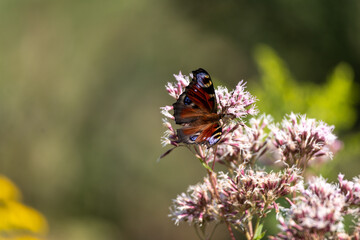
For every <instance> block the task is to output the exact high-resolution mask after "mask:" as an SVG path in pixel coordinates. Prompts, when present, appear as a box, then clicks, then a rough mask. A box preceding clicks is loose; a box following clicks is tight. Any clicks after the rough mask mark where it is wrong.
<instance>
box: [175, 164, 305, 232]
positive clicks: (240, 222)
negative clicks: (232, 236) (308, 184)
mask: <svg viewBox="0 0 360 240" xmlns="http://www.w3.org/2000/svg"><path fill="white" fill-rule="evenodd" d="M300 179H301V176H300V175H299V170H297V169H296V168H288V169H286V170H284V171H282V172H278V173H274V172H272V173H266V172H264V171H254V170H251V169H246V168H245V166H244V165H240V166H239V167H238V169H237V170H236V171H235V175H234V177H229V176H228V175H227V174H224V173H220V174H219V177H218V179H217V183H216V189H217V193H215V192H214V190H213V186H211V184H210V179H209V178H205V180H204V183H202V184H198V185H195V186H190V187H189V189H188V191H187V193H182V194H181V195H179V196H178V197H177V198H176V199H175V200H174V203H173V206H172V208H171V214H170V216H171V217H172V219H173V220H174V221H175V223H176V224H179V222H181V221H184V222H188V223H190V224H197V225H199V226H201V225H202V224H204V222H206V221H207V222H210V221H219V220H221V219H226V221H228V222H231V223H232V224H235V225H237V226H238V227H239V228H245V227H246V224H247V222H246V221H247V217H249V216H252V215H254V214H257V215H258V216H265V215H266V214H267V213H268V212H269V211H270V210H271V209H273V208H276V209H277V208H278V206H277V203H276V202H275V201H276V200H277V199H279V198H280V197H283V196H285V195H287V194H289V193H292V192H294V191H295V190H296V186H297V184H298V183H299V182H300ZM216 194H219V199H218V200H217V199H216V197H215V195H216Z"/></svg>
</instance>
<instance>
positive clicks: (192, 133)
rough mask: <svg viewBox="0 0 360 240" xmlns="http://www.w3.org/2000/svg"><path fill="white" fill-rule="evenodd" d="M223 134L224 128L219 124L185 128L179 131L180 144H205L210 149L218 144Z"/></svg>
mask: <svg viewBox="0 0 360 240" xmlns="http://www.w3.org/2000/svg"><path fill="white" fill-rule="evenodd" d="M221 134H222V128H221V126H220V124H219V122H215V123H208V124H203V125H198V126H185V127H183V128H181V129H178V130H177V135H178V138H179V141H180V142H184V143H187V144H195V143H196V144H202V143H205V144H206V145H207V146H208V147H211V146H212V145H214V144H216V143H217V142H218V141H219V140H220V138H221Z"/></svg>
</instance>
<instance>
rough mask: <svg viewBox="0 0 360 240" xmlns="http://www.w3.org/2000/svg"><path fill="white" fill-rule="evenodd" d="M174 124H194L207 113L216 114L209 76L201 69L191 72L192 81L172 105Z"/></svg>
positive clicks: (212, 87)
mask: <svg viewBox="0 0 360 240" xmlns="http://www.w3.org/2000/svg"><path fill="white" fill-rule="evenodd" d="M173 107H174V116H175V122H176V123H177V124H186V123H190V122H194V121H196V120H197V119H199V118H200V117H201V116H203V115H204V114H207V113H216V111H217V106H216V100H215V90H214V86H213V84H212V81H211V78H210V75H209V74H208V73H207V72H206V71H205V70H204V69H202V68H199V69H198V70H195V71H193V79H192V81H191V83H190V84H189V85H188V86H187V87H186V89H185V91H184V92H183V93H182V94H181V95H180V97H179V99H178V100H177V101H176V103H174V104H173Z"/></svg>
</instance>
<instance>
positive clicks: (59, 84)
mask: <svg viewBox="0 0 360 240" xmlns="http://www.w3.org/2000/svg"><path fill="white" fill-rule="evenodd" d="M0 19H1V21H0V29H1V31H0V173H1V175H2V182H1V181H0V187H1V188H0V218H2V219H3V221H0V238H1V237H6V236H7V234H8V233H9V232H11V233H12V234H13V233H14V232H15V233H17V230H19V232H20V235H21V236H25V235H26V236H32V237H34V239H43V238H46V239H51V240H67V239H71V240H72V239H75V240H82V239H87V240H92V239H110V240H111V239H196V235H195V232H194V230H193V229H192V228H191V227H189V226H187V225H186V224H185V225H180V226H178V227H177V226H174V224H173V222H172V221H171V220H170V219H169V218H168V216H167V215H168V213H169V206H170V205H171V199H173V198H175V197H176V195H177V194H179V193H181V192H183V191H185V190H186V188H187V186H188V185H191V184H195V183H197V182H199V181H201V180H202V178H203V177H204V176H205V171H204V169H203V168H202V166H201V165H200V164H199V162H198V161H197V160H196V159H194V157H193V156H191V154H190V153H188V152H187V151H186V150H185V149H177V150H176V151H174V152H173V153H172V154H171V155H169V156H168V157H166V158H164V159H162V160H161V161H160V162H157V161H156V160H157V158H158V157H159V156H160V155H161V154H162V153H163V152H165V151H166V150H167V148H162V147H161V144H160V137H161V136H162V133H163V131H164V130H165V128H163V127H162V123H161V115H160V112H159V107H160V106H164V105H170V104H172V102H173V99H172V98H171V97H169V96H168V95H167V93H166V90H165V88H164V85H165V84H166V83H167V82H168V81H174V78H173V74H174V73H178V72H179V71H180V70H181V71H182V73H184V74H188V73H189V72H191V71H192V70H194V69H197V68H198V67H202V68H205V69H206V70H207V71H208V72H209V73H210V74H211V76H212V78H213V79H215V84H217V85H218V84H220V83H221V84H223V85H226V86H227V87H228V88H230V89H231V88H233V87H234V86H235V85H236V83H237V82H238V81H239V80H241V79H244V80H245V81H247V82H248V91H250V92H251V93H252V94H253V95H256V96H257V97H258V98H259V102H258V104H257V105H258V107H259V109H260V110H261V111H262V112H266V113H268V114H272V115H273V116H274V117H275V119H276V120H278V121H279V120H281V119H282V117H283V116H284V114H286V113H290V112H291V111H294V112H300V113H307V115H308V116H309V117H314V118H318V119H322V120H324V121H326V122H327V123H329V124H334V125H335V126H336V129H335V132H336V134H337V135H338V136H339V138H340V140H341V141H342V142H343V148H342V150H341V151H340V152H339V153H338V154H337V156H336V157H335V158H334V159H333V161H331V162H330V163H329V164H327V165H325V166H323V167H322V168H321V169H315V171H317V173H319V174H320V173H321V174H322V175H323V176H325V177H327V178H329V179H335V178H336V176H337V174H338V173H339V172H342V173H344V174H345V175H346V177H347V178H350V177H353V176H355V175H358V174H359V173H360V171H359V169H360V162H359V156H360V145H359V144H360V132H359V129H360V128H359V126H360V124H359V123H360V120H359V97H358V95H359V81H360V68H359V66H360V2H359V1H355V0H354V1H351V0H349V1H335V0H319V1H299V0H294V1H285V0H271V1H250V0H237V1H232V0H225V1H190V0H181V1H180V0H174V1H166V0H137V1H122V0H104V1H95V0H87V1H83V0H63V1H41V0H29V1H20V0H19V1H17V0H2V1H0ZM0 180H1V179H0ZM4 196H5V197H4ZM7 198H8V199H10V200H9V201H12V203H15V202H16V203H18V204H21V206H22V207H23V208H21V209H22V210H21V209H20V208H14V209H17V210H16V211H17V213H16V214H15V215H14V214H13V215H11V214H12V213H13V212H12V211H10V210H11V208H10V207H9V206H10V204H9V202H7V200H6V199H7ZM15 205H16V204H15ZM11 206H12V205H11ZM16 206H17V205H16ZM26 206H27V207H26ZM9 209H10V210H9ZM19 209H20V210H19ZM24 209H25V210H24ZM21 211H23V212H21ZM1 214H3V215H1ZM21 214H23V215H21ZM9 216H12V218H11V219H12V220H11V221H12V222H11V221H10V220H9V221H10V222H11V223H13V224H9V223H7V224H8V225H6V221H5V220H6V218H8V217H9ZM21 216H24V217H21ZM4 219H5V220H4ZM1 224H3V225H1ZM274 231H276V226H273V227H271V226H270V227H269V233H272V232H274ZM1 233H3V235H1ZM12 236H13V235H12ZM5 239H9V238H5ZM10 239H13V238H10ZM214 239H228V236H227V232H226V231H225V230H224V229H221V228H219V229H218V230H217V233H216V235H215V237H214Z"/></svg>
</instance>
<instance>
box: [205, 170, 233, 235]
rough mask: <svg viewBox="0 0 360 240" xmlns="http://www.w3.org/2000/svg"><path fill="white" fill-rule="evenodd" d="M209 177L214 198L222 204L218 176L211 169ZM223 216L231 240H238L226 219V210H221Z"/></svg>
mask: <svg viewBox="0 0 360 240" xmlns="http://www.w3.org/2000/svg"><path fill="white" fill-rule="evenodd" d="M207 172H208V175H209V179H210V183H211V186H212V188H213V190H214V195H215V196H214V197H215V198H216V201H217V202H218V203H221V202H220V195H219V192H218V190H217V187H216V183H217V180H216V174H215V173H214V172H213V171H212V170H211V169H210V170H209V169H208V171H207ZM221 215H222V217H223V219H224V222H225V224H226V227H227V230H228V231H229V234H230V237H231V240H236V239H235V236H234V233H233V231H232V229H231V225H230V223H229V222H228V221H227V220H226V219H225V217H224V210H221Z"/></svg>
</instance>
